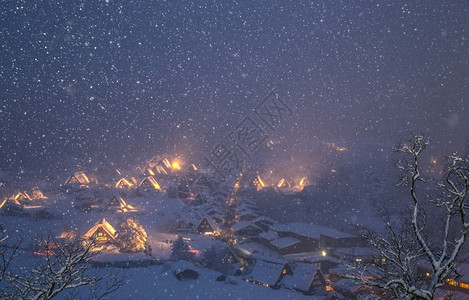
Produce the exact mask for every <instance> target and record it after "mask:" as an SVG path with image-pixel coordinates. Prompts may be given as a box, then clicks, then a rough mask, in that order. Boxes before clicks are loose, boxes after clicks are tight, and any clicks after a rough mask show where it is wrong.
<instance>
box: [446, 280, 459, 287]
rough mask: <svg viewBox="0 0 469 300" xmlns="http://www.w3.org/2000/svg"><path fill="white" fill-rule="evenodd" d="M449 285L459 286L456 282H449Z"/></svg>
mask: <svg viewBox="0 0 469 300" xmlns="http://www.w3.org/2000/svg"><path fill="white" fill-rule="evenodd" d="M447 281H448V284H449V285H452V286H458V283H457V282H456V281H454V280H447Z"/></svg>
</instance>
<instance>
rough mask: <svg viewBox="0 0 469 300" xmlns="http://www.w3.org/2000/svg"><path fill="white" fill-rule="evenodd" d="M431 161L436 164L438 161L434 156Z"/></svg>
mask: <svg viewBox="0 0 469 300" xmlns="http://www.w3.org/2000/svg"><path fill="white" fill-rule="evenodd" d="M431 162H432V164H434V165H436V163H437V162H438V161H437V160H436V158H433V157H432V158H431Z"/></svg>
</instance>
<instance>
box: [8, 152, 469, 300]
mask: <svg viewBox="0 0 469 300" xmlns="http://www.w3.org/2000/svg"><path fill="white" fill-rule="evenodd" d="M179 169H180V166H179V165H178V164H177V162H173V163H171V162H170V161H169V160H168V159H166V158H162V157H159V156H155V157H153V158H152V159H151V160H150V161H149V162H148V163H147V164H146V165H145V166H144V167H139V168H137V169H136V171H137V175H135V176H132V177H131V176H127V177H126V176H122V173H121V172H120V171H119V170H115V172H114V174H113V177H112V180H113V182H112V183H111V184H109V185H107V186H106V188H103V187H102V186H98V185H97V180H96V179H94V178H90V177H89V176H87V175H86V174H85V173H84V172H76V173H74V174H73V175H72V176H70V177H69V178H68V179H67V180H66V181H65V183H64V185H63V187H64V188H65V189H67V190H68V189H72V190H73V191H74V192H77V196H76V198H75V201H74V206H75V208H77V209H79V210H80V211H83V212H85V213H88V212H90V211H93V210H96V211H101V212H111V213H127V212H137V211H138V210H139V209H140V207H139V208H136V207H135V206H134V205H133V204H131V203H128V202H127V201H126V200H125V199H127V198H126V195H129V198H133V197H138V196H140V195H142V193H145V195H148V194H150V195H151V194H152V193H159V192H161V191H165V192H166V193H167V194H168V196H170V194H171V193H175V194H174V195H175V197H177V198H179V199H181V198H184V199H186V200H188V201H189V202H187V203H190V204H191V205H187V211H185V212H184V213H183V214H181V215H179V216H178V218H177V220H176V221H177V222H176V225H175V228H174V230H175V232H176V233H177V234H178V235H180V236H185V235H189V234H198V235H200V236H204V237H203V238H205V239H210V240H217V242H218V243H222V244H223V245H224V246H225V247H227V249H229V250H230V251H228V252H227V254H228V255H229V256H230V260H229V261H230V262H233V264H235V263H236V262H239V263H241V264H240V265H241V267H240V268H238V270H237V271H236V273H235V275H238V276H239V278H240V279H241V280H243V281H246V282H250V283H253V284H258V285H262V286H266V287H271V288H274V289H276V288H280V287H283V288H287V289H291V290H296V291H299V292H302V293H304V294H306V295H312V294H315V295H318V294H325V293H328V292H334V291H335V292H338V293H340V294H342V295H347V297H355V296H356V294H357V293H362V292H364V293H368V292H370V291H369V290H367V291H363V290H357V287H356V286H355V285H352V284H350V280H349V279H345V274H346V273H347V270H346V268H345V267H344V266H345V265H346V264H349V263H369V262H372V263H376V262H380V263H386V262H385V260H384V258H382V257H380V256H379V255H378V253H377V252H376V251H374V250H373V249H371V248H369V247H367V246H366V245H365V242H364V240H363V239H362V238H361V237H359V236H356V235H353V234H350V233H347V232H343V231H341V230H337V229H334V228H330V227H325V226H319V225H316V224H309V223H299V222H297V223H290V224H279V223H277V222H276V221H275V220H273V219H271V218H269V217H267V216H264V215H262V213H261V212H260V211H259V209H258V207H257V205H256V203H255V202H253V201H252V200H250V199H248V198H245V197H242V196H240V195H239V194H240V193H238V194H236V193H234V192H233V189H232V188H231V187H230V186H226V185H221V186H218V187H215V185H213V184H212V183H211V182H210V179H209V178H208V176H200V175H201V173H198V172H197V168H196V167H195V166H194V165H192V166H191V170H190V172H186V173H185V176H184V180H186V182H182V183H181V181H177V180H176V179H178V178H182V176H179V177H178V176H176V173H177V172H178V170H179ZM191 174H192V175H193V176H192V175H191ZM157 179H158V181H157ZM258 181H259V184H260V183H261V182H262V181H261V179H260V178H258ZM159 182H162V183H165V185H166V186H168V189H166V188H163V185H160V184H159ZM175 182H177V184H176V185H174V183H175ZM171 184H173V186H176V190H171V189H170V188H169V187H170V186H171ZM285 184H286V183H285V181H283V182H281V184H280V183H279V184H278V187H279V188H280V187H282V186H283V185H285ZM302 184H303V180H302ZM195 194H197V195H195ZM181 195H183V197H181ZM197 197H203V201H194V200H197V199H196V198H197ZM43 199H47V197H46V196H44V194H43V193H42V192H41V191H40V190H39V189H33V190H31V191H21V192H18V193H16V194H14V195H12V196H10V197H7V198H4V199H3V200H1V201H0V209H2V211H3V214H6V215H15V214H16V215H18V214H21V213H23V211H24V209H32V210H34V209H42V205H41V202H40V201H39V200H43ZM198 200H200V199H198ZM187 203H186V204H187ZM194 203H195V204H196V205H194ZM64 237H66V234H65V233H64ZM82 237H83V238H84V239H96V240H97V241H98V244H99V245H108V244H110V245H112V244H115V243H116V230H115V228H114V227H113V226H112V225H111V224H110V223H109V222H108V221H107V220H106V219H104V218H103V219H102V220H100V221H98V222H96V223H95V224H94V226H92V227H91V228H90V229H89V230H87V232H86V233H85V234H84V235H83V236H82ZM190 247H191V248H190V249H191V251H193V252H194V253H196V254H199V253H201V252H202V251H203V250H205V249H197V248H196V247H197V246H196V245H195V244H194V245H191V246H190ZM181 268H182V267H181ZM186 271H187V268H185V269H184V272H186ZM181 272H182V271H181ZM189 273H190V272H189ZM189 273H188V274H189ZM178 274H179V273H178ZM181 274H182V273H181ZM190 274H193V273H190ZM181 276H183V275H181ZM447 285H448V286H450V287H453V288H454V289H458V290H461V291H464V292H469V280H466V278H464V277H461V278H458V280H451V279H448V281H447Z"/></svg>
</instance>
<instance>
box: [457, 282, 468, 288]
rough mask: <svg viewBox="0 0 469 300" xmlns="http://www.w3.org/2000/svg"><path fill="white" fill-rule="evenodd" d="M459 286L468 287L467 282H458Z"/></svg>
mask: <svg viewBox="0 0 469 300" xmlns="http://www.w3.org/2000/svg"><path fill="white" fill-rule="evenodd" d="M459 286H460V287H462V288H463V289H469V284H467V283H463V282H460V283H459Z"/></svg>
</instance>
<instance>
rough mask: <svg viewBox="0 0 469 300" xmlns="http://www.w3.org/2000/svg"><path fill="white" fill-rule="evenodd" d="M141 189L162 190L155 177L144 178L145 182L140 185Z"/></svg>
mask: <svg viewBox="0 0 469 300" xmlns="http://www.w3.org/2000/svg"><path fill="white" fill-rule="evenodd" d="M139 187H141V188H144V189H145V190H156V191H159V190H161V187H160V185H159V184H158V182H156V180H155V178H153V176H147V177H145V178H143V180H142V181H141V182H140V184H139Z"/></svg>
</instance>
